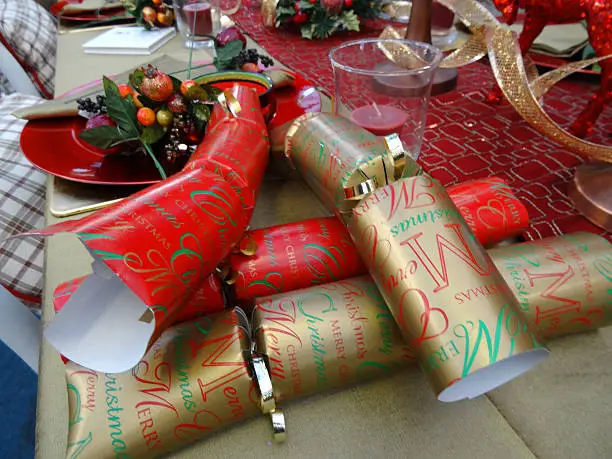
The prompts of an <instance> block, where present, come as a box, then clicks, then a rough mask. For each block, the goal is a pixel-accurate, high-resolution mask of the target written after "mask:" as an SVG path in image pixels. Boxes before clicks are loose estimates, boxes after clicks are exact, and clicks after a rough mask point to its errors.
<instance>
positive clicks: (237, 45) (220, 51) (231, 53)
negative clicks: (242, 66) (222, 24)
mask: <svg viewBox="0 0 612 459" xmlns="http://www.w3.org/2000/svg"><path fill="white" fill-rule="evenodd" d="M215 51H216V52H217V57H215V60H214V61H213V64H214V66H215V67H217V70H230V69H232V68H233V60H234V58H235V57H236V56H238V54H240V51H242V42H241V41H240V40H232V41H230V42H228V43H227V44H226V45H225V46H224V47H223V48H215Z"/></svg>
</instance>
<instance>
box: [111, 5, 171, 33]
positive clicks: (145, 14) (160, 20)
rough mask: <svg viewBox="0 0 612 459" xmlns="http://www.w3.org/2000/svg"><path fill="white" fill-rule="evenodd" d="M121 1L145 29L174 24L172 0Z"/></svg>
mask: <svg viewBox="0 0 612 459" xmlns="http://www.w3.org/2000/svg"><path fill="white" fill-rule="evenodd" d="M121 3H122V4H123V6H124V7H125V9H126V11H127V12H128V13H130V14H131V15H132V16H134V17H135V18H136V19H137V20H138V23H139V24H140V25H142V26H143V27H145V28H146V29H150V28H153V27H171V26H172V25H174V10H173V9H172V0H121Z"/></svg>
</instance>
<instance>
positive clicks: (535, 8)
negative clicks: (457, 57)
mask: <svg viewBox="0 0 612 459" xmlns="http://www.w3.org/2000/svg"><path fill="white" fill-rule="evenodd" d="M494 2H495V6H496V7H497V9H498V10H499V11H501V12H502V14H503V15H504V19H505V20H506V22H507V23H508V24H512V23H513V22H514V21H515V20H516V16H517V13H518V10H519V7H522V8H525V22H524V24H525V25H524V27H523V31H522V32H521V35H520V37H519V43H520V47H521V52H522V53H523V54H525V53H526V52H527V51H528V50H529V48H531V45H532V44H533V42H534V41H535V39H536V38H537V37H538V35H540V33H541V32H542V30H543V29H544V27H545V26H546V25H548V24H568V23H574V22H579V21H582V20H586V22H587V30H588V33H589V40H590V42H591V45H592V46H593V49H594V50H595V53H596V54H597V56H599V57H603V56H608V55H610V54H612V0H494ZM600 65H601V69H602V72H601V86H600V88H599V90H598V91H597V93H596V94H595V95H594V96H593V97H592V98H591V99H590V100H589V102H588V104H587V106H586V108H585V109H584V110H583V112H582V113H581V114H580V115H579V116H578V118H577V119H576V121H574V123H573V124H572V125H571V127H570V129H569V130H570V132H571V133H573V134H574V135H576V136H577V137H585V136H586V135H587V134H588V133H589V132H590V131H591V129H592V128H593V125H594V124H595V122H596V121H597V118H598V117H599V115H601V112H602V111H603V109H604V107H605V106H606V104H607V103H609V102H610V101H612V60H610V59H609V60H604V61H601V63H600ZM502 99H503V95H502V93H501V90H500V89H499V88H496V90H494V91H492V92H491V93H490V94H489V95H488V96H487V101H488V102H492V103H496V102H500V101H501V100H502Z"/></svg>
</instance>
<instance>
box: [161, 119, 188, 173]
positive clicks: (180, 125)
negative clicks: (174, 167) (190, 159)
mask: <svg viewBox="0 0 612 459" xmlns="http://www.w3.org/2000/svg"><path fill="white" fill-rule="evenodd" d="M192 128H193V123H192V121H191V119H190V117H189V115H186V114H184V113H178V114H176V115H175V116H174V119H173V121H172V127H171V128H170V135H169V136H168V143H166V145H164V152H165V153H166V159H167V160H168V161H169V162H171V163H172V162H174V161H176V160H177V158H179V157H180V156H184V155H186V154H188V153H190V151H189V147H188V146H187V145H186V144H185V141H184V138H185V137H187V136H188V135H189V132H190V131H191V129H192Z"/></svg>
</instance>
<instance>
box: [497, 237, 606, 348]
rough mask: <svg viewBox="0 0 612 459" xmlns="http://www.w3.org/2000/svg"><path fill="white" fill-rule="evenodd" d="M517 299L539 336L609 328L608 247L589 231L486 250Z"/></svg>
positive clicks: (603, 240) (602, 239)
mask: <svg viewBox="0 0 612 459" xmlns="http://www.w3.org/2000/svg"><path fill="white" fill-rule="evenodd" d="M489 255H490V256H491V258H492V259H493V262H494V263H495V266H497V268H498V269H499V272H500V273H501V274H502V275H503V277H504V279H505V280H506V282H507V283H508V285H509V286H510V288H511V290H512V291H513V293H514V295H515V297H516V298H517V300H518V305H519V309H520V310H521V311H522V313H523V314H524V315H525V316H526V317H527V320H528V322H530V323H531V324H533V325H534V326H535V327H536V328H537V329H538V331H539V332H540V334H541V335H542V336H544V337H547V338H549V337H554V336H559V335H565V334H569V333H579V332H584V331H587V330H591V329H595V328H601V327H604V326H607V325H610V324H612V246H610V243H609V242H608V241H607V240H605V239H604V238H602V237H600V236H597V235H595V234H590V233H575V234H571V235H566V236H560V237H556V238H548V239H542V240H539V241H533V242H527V243H524V244H516V245H511V246H508V247H503V248H498V249H493V250H489Z"/></svg>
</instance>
